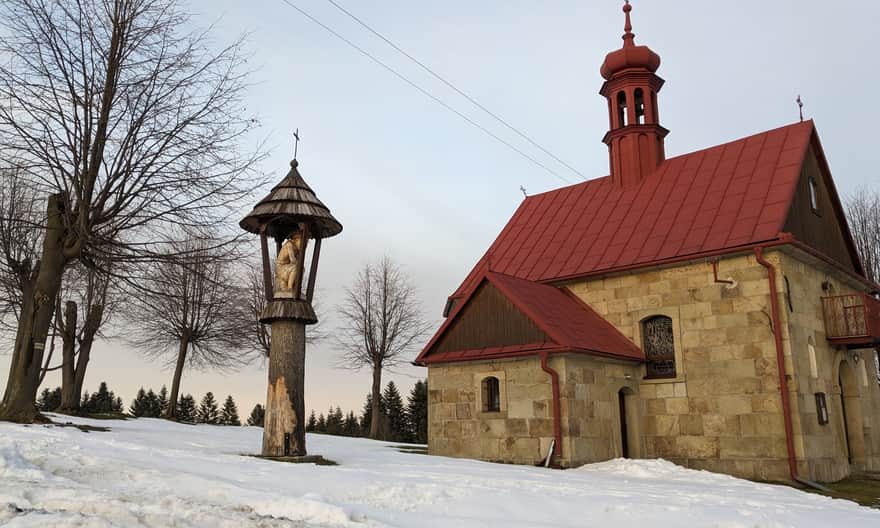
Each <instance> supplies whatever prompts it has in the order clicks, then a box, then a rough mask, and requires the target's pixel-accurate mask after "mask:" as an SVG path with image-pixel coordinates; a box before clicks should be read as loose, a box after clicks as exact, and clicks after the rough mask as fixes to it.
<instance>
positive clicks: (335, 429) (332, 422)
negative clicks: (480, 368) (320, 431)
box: [324, 405, 342, 435]
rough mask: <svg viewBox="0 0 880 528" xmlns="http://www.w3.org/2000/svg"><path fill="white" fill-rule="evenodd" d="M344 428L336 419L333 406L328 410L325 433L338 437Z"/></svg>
mask: <svg viewBox="0 0 880 528" xmlns="http://www.w3.org/2000/svg"><path fill="white" fill-rule="evenodd" d="M341 428H342V423H340V421H339V420H338V419H337V417H336V411H334V410H333V406H332V405H331V406H330V408H329V409H327V422H326V424H325V426H324V432H325V433H327V434H331V435H338V434H339V430H340V429H341Z"/></svg>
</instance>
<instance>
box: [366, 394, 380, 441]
mask: <svg viewBox="0 0 880 528" xmlns="http://www.w3.org/2000/svg"><path fill="white" fill-rule="evenodd" d="M379 410H380V411H381V412H380V413H379V415H380V418H381V417H384V416H385V402H383V401H382V398H379ZM372 422H373V395H372V394H369V393H368V394H367V401H366V402H365V403H364V410H363V413H362V414H361V432H362V435H363V436H369V435H370V430H371V425H372ZM380 430H381V428H380Z"/></svg>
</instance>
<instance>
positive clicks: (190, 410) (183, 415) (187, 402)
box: [169, 394, 196, 423]
mask: <svg viewBox="0 0 880 528" xmlns="http://www.w3.org/2000/svg"><path fill="white" fill-rule="evenodd" d="M169 405H170V402H169ZM174 418H175V419H176V420H177V421H179V422H186V423H194V422H195V421H196V400H195V399H194V398H193V397H192V394H187V395H186V396H181V397H180V398H178V400H177V414H176V415H175V417H174Z"/></svg>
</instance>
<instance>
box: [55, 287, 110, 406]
mask: <svg viewBox="0 0 880 528" xmlns="http://www.w3.org/2000/svg"><path fill="white" fill-rule="evenodd" d="M103 318H104V305H103V304H96V305H94V306H92V308H91V309H90V310H89V314H88V315H87V316H86V320H85V322H84V323H83V331H82V340H81V341H80V343H79V356H78V357H77V358H76V371H75V373H74V378H73V391H72V392H73V394H74V396H75V397H76V402H77V403H76V410H77V412H79V402H80V400H81V399H82V388H83V382H85V380H86V369H87V368H88V367H89V359H90V358H91V355H92V345H93V344H94V343H95V336H96V335H97V334H98V329H99V328H100V327H101V320H102V319H103ZM61 392H62V396H63V392H64V387H62V388H61ZM62 407H63V404H62Z"/></svg>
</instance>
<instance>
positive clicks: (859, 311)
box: [822, 293, 880, 344]
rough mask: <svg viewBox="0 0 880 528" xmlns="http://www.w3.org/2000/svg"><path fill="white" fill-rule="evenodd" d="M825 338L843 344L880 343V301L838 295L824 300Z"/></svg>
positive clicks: (863, 297)
mask: <svg viewBox="0 0 880 528" xmlns="http://www.w3.org/2000/svg"><path fill="white" fill-rule="evenodd" d="M822 313H823V315H824V316H825V335H826V337H827V338H828V339H829V340H831V341H837V342H840V343H843V344H873V343H878V342H880V301H878V300H877V299H875V298H873V297H871V296H869V295H865V294H861V293H858V294H852V295H837V296H834V297H823V298H822Z"/></svg>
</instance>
